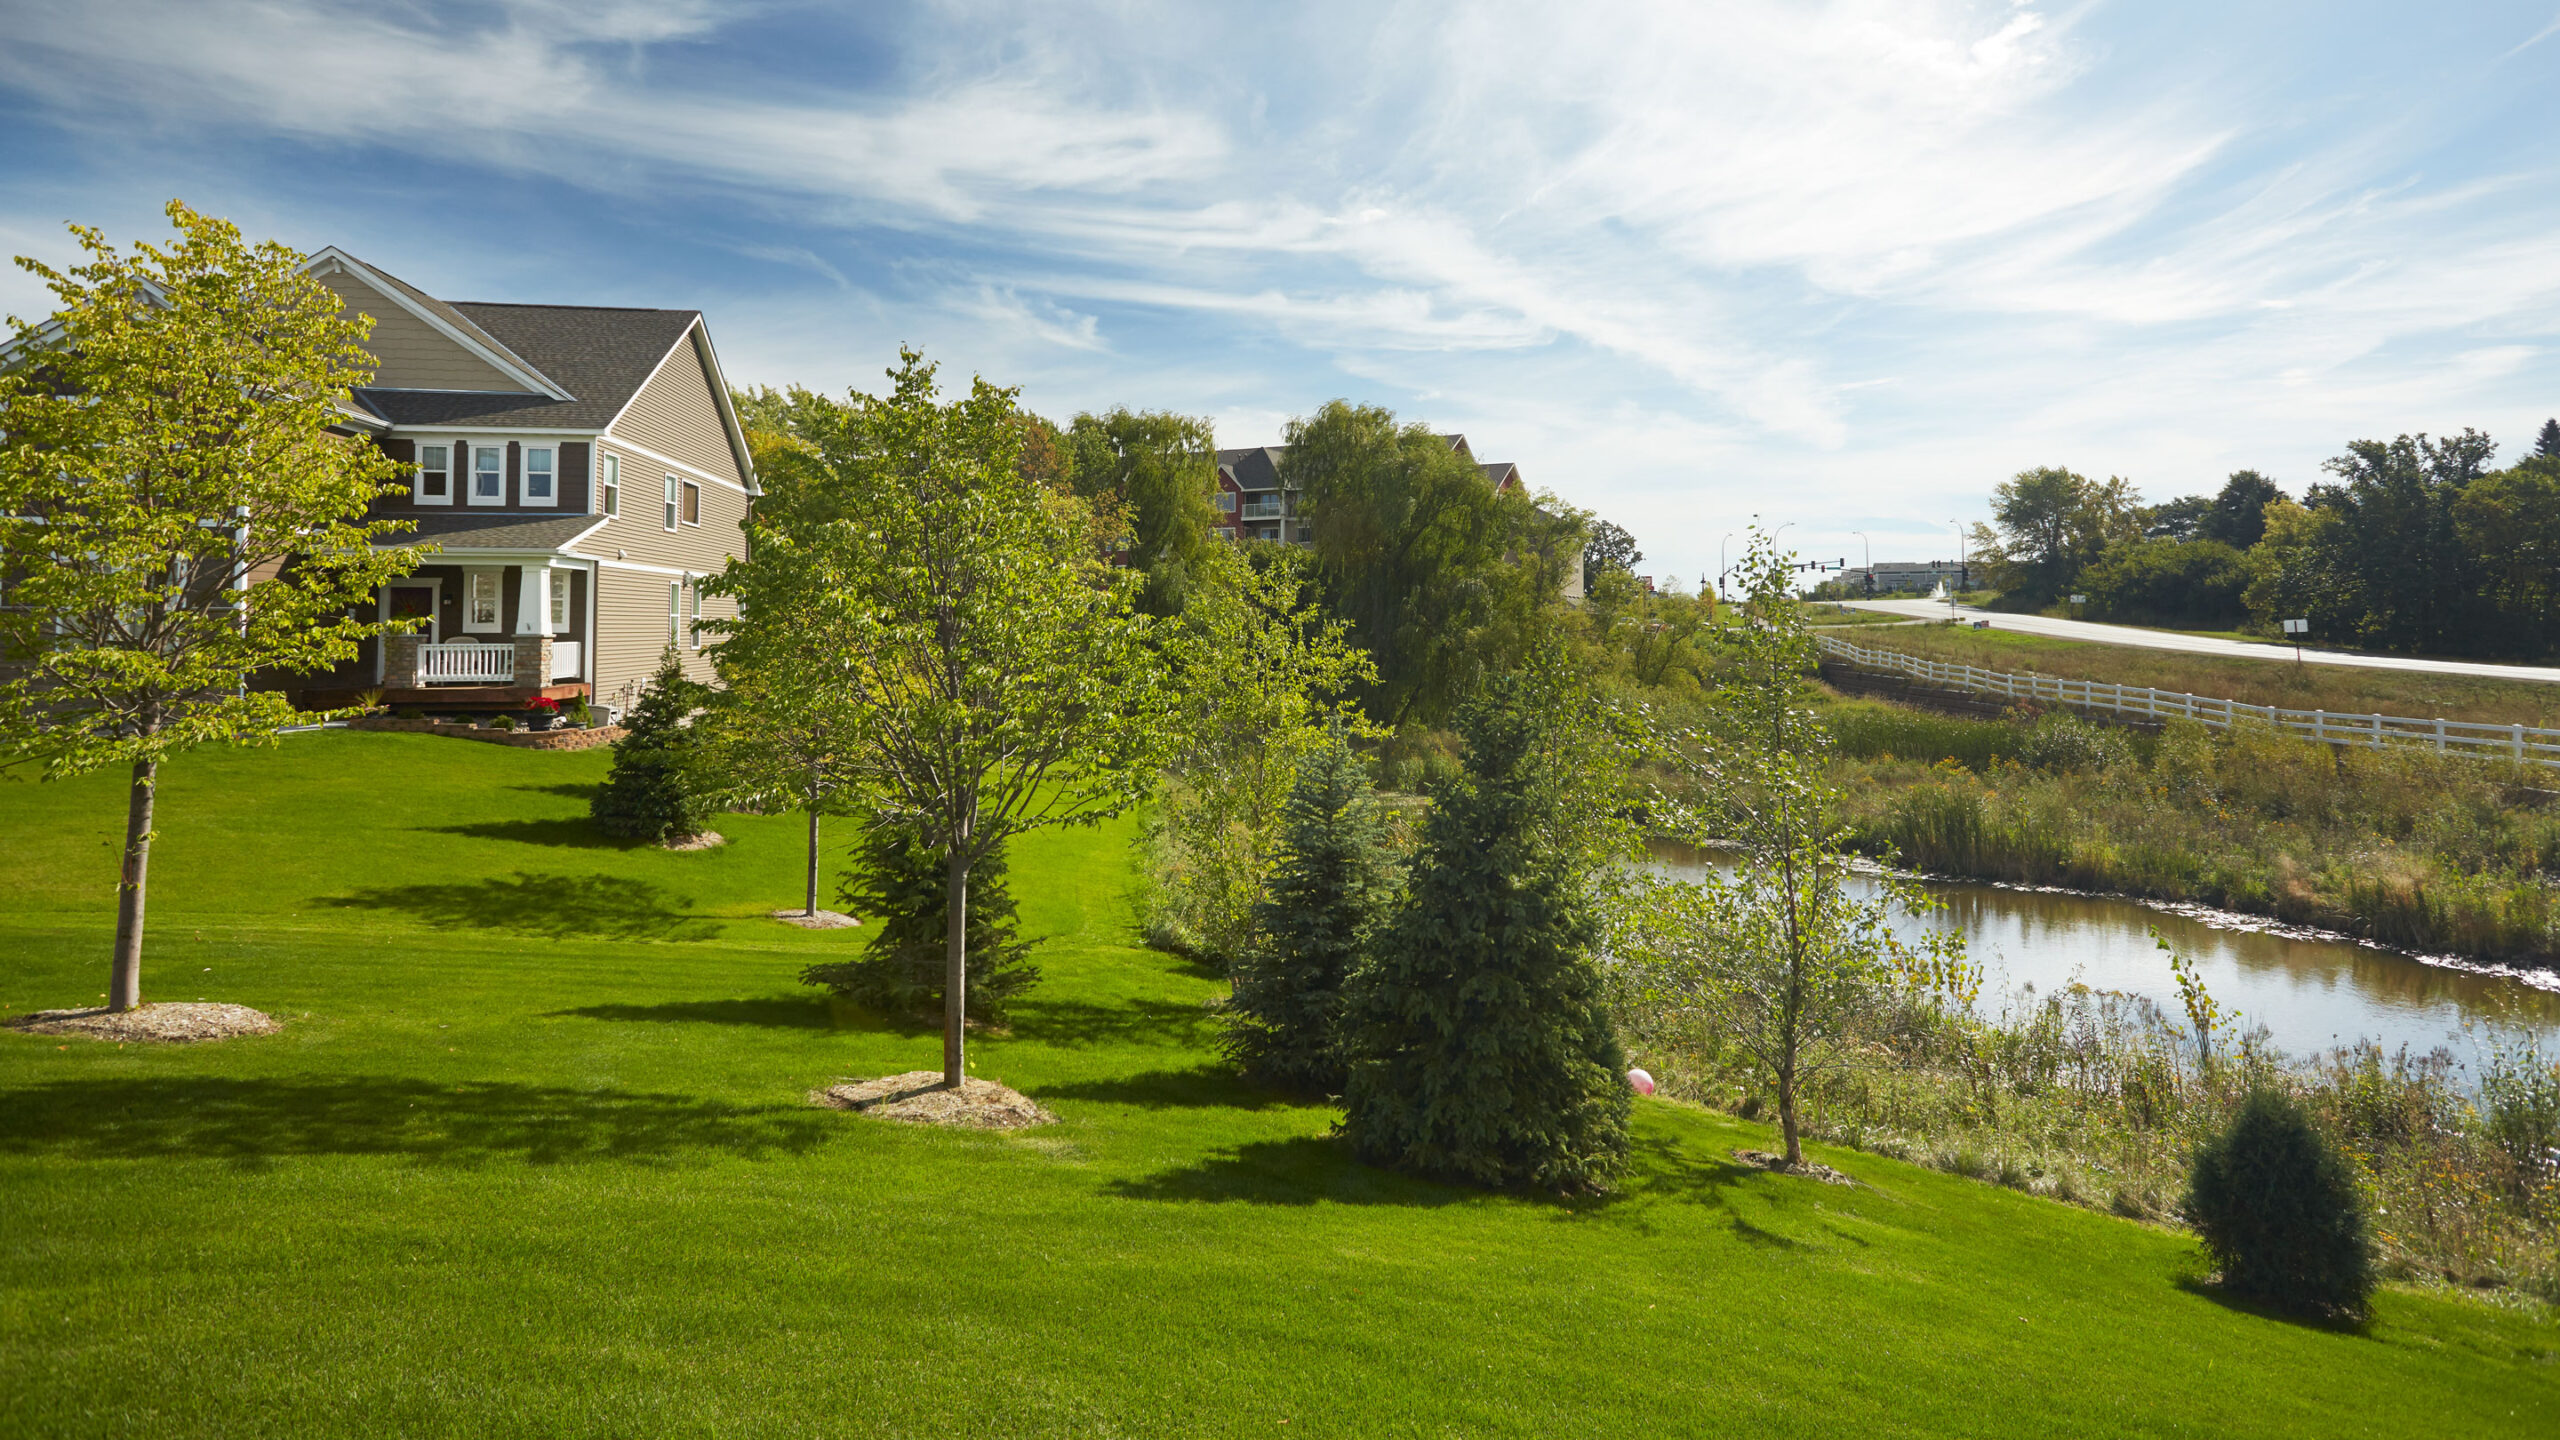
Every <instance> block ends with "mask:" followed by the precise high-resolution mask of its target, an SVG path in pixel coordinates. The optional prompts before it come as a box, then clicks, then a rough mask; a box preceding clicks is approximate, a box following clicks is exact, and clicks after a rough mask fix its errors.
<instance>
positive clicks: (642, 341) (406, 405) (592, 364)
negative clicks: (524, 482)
mask: <svg viewBox="0 0 2560 1440" xmlns="http://www.w3.org/2000/svg"><path fill="white" fill-rule="evenodd" d="M451 308H452V309H453V310H454V311H455V312H457V313H458V314H460V315H462V316H463V317H464V318H465V319H467V320H469V321H471V322H472V325H473V326H474V328H476V329H478V330H480V331H481V332H482V333H484V334H487V335H489V336H491V337H493V338H495V339H497V340H499V341H500V342H502V343H504V344H505V345H506V347H507V349H508V350H509V351H510V352H511V353H514V354H517V355H521V356H523V357H524V358H525V359H526V360H528V361H530V362H532V363H534V364H536V365H539V366H541V367H542V370H543V373H544V374H546V375H550V376H552V377H554V378H556V379H557V380H559V381H560V382H561V383H562V384H563V385H564V386H565V387H566V388H567V389H568V390H570V391H571V392H572V393H573V394H574V395H575V397H576V398H574V399H566V400H561V399H554V398H552V397H551V396H549V395H521V394H509V393H507V392H504V391H488V392H475V391H462V390H386V389H380V388H374V389H367V390H362V391H359V392H357V393H358V395H359V396H360V397H361V398H362V399H363V400H364V402H365V403H366V404H367V405H368V406H370V407H372V408H373V409H375V410H378V411H380V412H381V413H382V414H383V415H384V417H386V418H387V419H389V420H390V421H391V423H393V424H395V425H485V426H492V427H503V428H507V429H519V430H602V429H603V428H605V427H606V426H607V425H610V424H612V423H613V418H614V417H615V416H617V415H619V414H621V413H622V409H623V407H624V406H626V405H628V404H630V403H631V397H632V396H634V395H637V394H638V393H640V387H641V386H643V385H645V384H647V383H648V382H649V377H650V376H651V375H652V374H655V373H656V372H657V369H658V365H659V362H661V361H663V360H665V359H666V358H667V352H668V351H670V350H673V349H674V348H675V347H676V346H677V345H678V344H679V343H681V342H682V341H683V340H684V338H685V336H686V335H687V334H689V333H691V331H692V329H693V327H694V326H695V325H696V324H697V323H699V322H700V321H701V319H702V312H701V311H699V310H632V309H621V308H617V307H608V306H600V305H487V304H479V303H476V302H472V301H463V302H461V303H458V304H456V305H454V306H452V307H451Z"/></svg>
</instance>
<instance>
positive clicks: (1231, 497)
mask: <svg viewBox="0 0 2560 1440" xmlns="http://www.w3.org/2000/svg"><path fill="white" fill-rule="evenodd" d="M1218 508H1219V509H1221V510H1224V511H1226V512H1227V513H1228V514H1230V515H1233V514H1234V513H1236V492H1234V491H1233V490H1221V491H1219V492H1218Z"/></svg>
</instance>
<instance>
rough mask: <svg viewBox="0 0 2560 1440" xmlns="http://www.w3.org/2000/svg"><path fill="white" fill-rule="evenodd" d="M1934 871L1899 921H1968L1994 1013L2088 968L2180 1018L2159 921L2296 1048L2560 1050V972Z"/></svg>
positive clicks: (1864, 883) (2278, 1039)
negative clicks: (2524, 1037)
mask: <svg viewBox="0 0 2560 1440" xmlns="http://www.w3.org/2000/svg"><path fill="white" fill-rule="evenodd" d="M1654 861H1655V864H1656V865H1657V867H1659V868H1660V869H1661V870H1663V871H1664V872H1666V873H1669V874H1674V875H1692V876H1694V875H1698V874H1702V873H1705V872H1706V871H1707V870H1708V869H1709V868H1710V867H1712V866H1714V865H1715V864H1716V863H1717V862H1718V857H1717V856H1716V855H1715V854H1714V853H1713V852H1708V851H1696V850H1689V849H1686V848H1685V847H1673V846H1658V847H1656V848H1655V851H1654ZM1925 883H1926V885H1927V888H1928V889H1929V890H1930V891H1931V892H1933V893H1934V894H1936V895H1937V896H1938V898H1939V899H1940V900H1942V901H1944V902H1945V906H1946V908H1945V909H1943V910H1940V911H1938V912H1937V913H1936V914H1934V915H1932V916H1929V917H1927V918H1926V919H1919V920H1915V919H1913V918H1911V917H1908V916H1905V917H1901V918H1900V919H1899V921H1898V922H1897V928H1898V929H1900V930H1901V931H1902V932H1903V933H1905V934H1913V933H1916V932H1918V931H1919V930H1920V929H1922V928H1924V927H1927V926H1953V927H1955V928H1956V929H1958V930H1960V931H1962V932H1963V934H1964V938H1965V945H1966V948H1967V950H1968V952H1969V953H1970V954H1971V956H1972V958H1973V960H1974V961H1975V963H1977V964H1979V965H1981V966H1982V967H1983V970H1984V976H1983V986H1982V1002H1981V1006H1980V1008H1981V1009H1983V1010H1984V1011H1986V1012H1991V1013H1996V1012H1997V1011H1998V1010H1999V1009H2000V1008H2001V1007H2002V1005H2003V1004H2004V1002H2005V1003H2014V1002H2015V997H2016V996H2017V995H2018V992H2019V991H2020V989H2021V987H2024V986H2030V985H2031V986H2033V987H2035V990H2036V992H2037V993H2038V994H2044V993H2048V992H2051V991H2053V990H2056V989H2061V988H2064V987H2067V986H2069V985H2070V984H2072V983H2073V982H2074V981H2077V982H2079V983H2081V984H2084V985H2088V986H2090V987H2091V988H2093V989H2098V990H2119V991H2123V992H2126V993H2128V994H2134V995H2141V996H2144V997H2147V998H2148V999H2150V1000H2151V1001H2152V1002H2153V1003H2155V1004H2157V1005H2158V1006H2159V1007H2160V1008H2161V1010H2162V1011H2163V1012H2164V1013H2166V1014H2167V1015H2169V1016H2170V1017H2172V1018H2176V1017H2178V1016H2179V1015H2180V1014H2181V1013H2182V1012H2181V1011H2180V1010H2179V1008H2178V986H2177V982H2176V980H2175V979H2173V978H2172V977H2171V976H2170V973H2169V957H2168V956H2166V955H2164V954H2162V953H2161V952H2160V951H2159V949H2158V948H2157V947H2156V946H2154V945H2153V944H2152V942H2151V935H2150V930H2151V928H2152V927H2154V926H2156V927H2158V929H2159V931H2160V933H2161V934H2162V935H2163V936H2165V937H2166V938H2167V939H2168V941H2169V943H2170V944H2172V945H2175V946H2177V947H2178V949H2179V951H2180V953H2182V954H2184V955H2186V956H2187V957H2189V958H2190V959H2191V960H2193V961H2194V962H2195V964H2196V968H2197V972H2198V974H2199V975H2200V976H2201V977H2202V979H2203V980H2204V984H2205V988H2206V989H2207V990H2209V991H2211V992H2212V994H2213V996H2214V998H2215V999H2216V1000H2219V1001H2220V1002H2221V1003H2222V1005H2223V1007H2224V1008H2225V1009H2226V1010H2238V1011H2239V1012H2240V1013H2241V1017H2242V1019H2241V1023H2242V1024H2243V1025H2244V1026H2245V1025H2264V1026H2266V1027H2267V1030H2268V1032H2269V1033H2270V1035H2271V1036H2272V1037H2273V1038H2274V1041H2275V1043H2276V1044H2277V1045H2279V1046H2282V1047H2283V1048H2284V1049H2285V1050H2286V1051H2287V1052H2288V1053H2291V1054H2293V1055H2297V1056H2303V1055H2311V1054H2316V1053H2318V1052H2320V1051H2323V1050H2327V1049H2329V1048H2331V1047H2332V1046H2337V1045H2346V1044H2352V1043H2354V1042H2355V1041H2357V1040H2359V1039H2369V1040H2378V1041H2380V1042H2381V1043H2382V1046H2383V1048H2384V1049H2385V1050H2397V1049H2399V1048H2400V1047H2401V1046H2403V1045H2406V1046H2408V1047H2409V1049H2410V1051H2411V1053H2413V1054H2424V1053H2425V1052H2427V1051H2429V1050H2432V1049H2434V1048H2435V1047H2437V1046H2439V1045H2442V1046H2444V1047H2446V1048H2447V1049H2450V1050H2451V1051H2453V1052H2454V1054H2455V1056H2456V1057H2457V1058H2458V1059H2461V1060H2463V1061H2464V1062H2466V1064H2467V1062H2468V1061H2469V1060H2470V1059H2471V1057H2472V1056H2473V1055H2474V1054H2475V1053H2476V1052H2477V1050H2478V1048H2479V1045H2480V1042H2481V1041H2482V1040H2483V1039H2485V1038H2487V1037H2486V1035H2485V1034H2484V1033H2483V1032H2484V1031H2485V1030H2487V1029H2490V1028H2492V1027H2496V1026H2505V1027H2509V1028H2512V1029H2519V1030H2525V1031H2529V1032H2532V1033H2533V1034H2535V1035H2537V1036H2539V1037H2540V1040H2541V1043H2542V1050H2543V1053H2544V1054H2545V1055H2560V975H2548V974H2537V975H2533V976H2531V977H2519V976H2515V975H2505V974H2494V973H2485V972H2482V971H2478V970H2467V969H2458V968H2454V967H2452V966H2448V965H2436V964H2429V963H2427V962H2425V961H2422V960H2418V959H2415V958H2412V957H2410V956H2407V955H2403V954H2399V953H2397V952H2395V951H2390V950H2384V949H2380V948H2377V947H2375V946H2372V945H2366V944H2362V943H2360V942H2357V941H2354V940H2350V939H2346V938H2343V937H2326V938H2309V937H2305V936H2301V935H2294V934H2277V933H2267V932H2266V931H2263V930H2257V929H2253V928H2247V927H2256V926H2263V925H2266V924H2268V923H2269V922H2266V921H2263V920H2259V919H2257V918H2256V917H2253V916H2240V915H2228V914H2223V913H2222V912H2212V911H2208V912H2205V913H2203V914H2201V915H2199V914H2190V913H2181V912H2178V911H2172V910H2167V909H2162V908H2158V907H2155V906H2152V905H2147V904H2144V903H2142V902H2140V901H2135V900H2126V899H2122V898H2119V897H2116V896H2110V895H2076V894H2066V893H2055V892H2051V891H2042V890H2025V889H2012V888H2009V887H2006V886H1998V885H1986V884H1978V883H1972V882H1966V881H1954V880H1931V881H1928V882H1925ZM1850 888H1851V889H1852V891H1853V892H1854V893H1857V894H1861V895H1872V894H1873V893H1875V889H1876V881H1875V879H1874V878H1873V877H1871V876H1855V877H1852V879H1851V881H1850ZM2537 982H2538V983H2537ZM2466 1024H2468V1026H2469V1027H2470V1028H2469V1029H2468V1030H2466Z"/></svg>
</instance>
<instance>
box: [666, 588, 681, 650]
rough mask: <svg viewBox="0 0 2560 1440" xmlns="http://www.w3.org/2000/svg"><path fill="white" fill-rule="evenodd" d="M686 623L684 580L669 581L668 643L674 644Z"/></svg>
mask: <svg viewBox="0 0 2560 1440" xmlns="http://www.w3.org/2000/svg"><path fill="white" fill-rule="evenodd" d="M683 624H684V581H682V580H680V579H679V580H670V581H668V582H667V643H668V644H670V645H673V644H675V643H676V640H677V638H678V632H679V630H680V627H682V626H683Z"/></svg>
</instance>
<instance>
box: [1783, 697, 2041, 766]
mask: <svg viewBox="0 0 2560 1440" xmlns="http://www.w3.org/2000/svg"><path fill="white" fill-rule="evenodd" d="M1822 725H1823V728H1824V729H1826V730H1829V731H1830V732H1831V742H1832V745H1833V747H1834V748H1835V750H1836V751H1837V752H1838V753H1839V754H1841V755H1844V756H1847V757H1848V758H1850V759H1853V760H1873V759H1876V758H1878V757H1880V756H1885V755H1897V756H1900V757H1901V758H1903V759H1905V760H1917V761H1919V762H1920V763H1922V764H1924V765H1927V764H1934V763H1936V762H1937V761H1940V760H1953V761H1956V762H1957V763H1958V764H1961V765H1963V766H1964V767H1965V768H1966V769H1968V770H1972V771H1976V772H1980V771H1987V770H1989V769H1990V768H1991V767H1992V765H1993V763H1994V762H1996V761H1999V760H2004V759H2007V758H2010V757H2011V756H2013V755H2015V754H2016V753H2017V749H2018V742H2019V739H2020V729H2021V727H2019V726H2017V725H2013V724H2010V723H2008V722H2007V721H2002V720H1965V719H1960V718H1958V717H1956V716H1953V715H1937V714H1932V713H1930V712H1929V711H1926V710H1913V709H1909V708H1907V707H1905V706H1901V705H1888V704H1881V703H1878V702H1876V701H1872V700H1844V701H1840V702H1838V703H1836V704H1832V705H1829V706H1826V707H1824V708H1823V711H1822Z"/></svg>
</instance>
